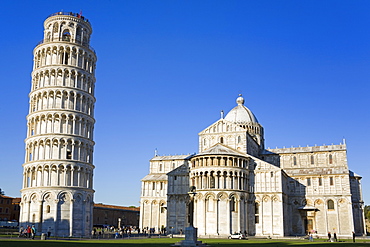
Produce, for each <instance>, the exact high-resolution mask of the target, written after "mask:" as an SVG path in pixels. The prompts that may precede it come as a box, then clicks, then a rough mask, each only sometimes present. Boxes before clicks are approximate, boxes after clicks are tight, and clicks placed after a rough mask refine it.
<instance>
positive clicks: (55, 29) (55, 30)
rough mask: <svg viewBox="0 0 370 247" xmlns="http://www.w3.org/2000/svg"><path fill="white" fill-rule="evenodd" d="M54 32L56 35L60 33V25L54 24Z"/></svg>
mask: <svg viewBox="0 0 370 247" xmlns="http://www.w3.org/2000/svg"><path fill="white" fill-rule="evenodd" d="M53 32H54V33H57V32H58V23H54V26H53Z"/></svg>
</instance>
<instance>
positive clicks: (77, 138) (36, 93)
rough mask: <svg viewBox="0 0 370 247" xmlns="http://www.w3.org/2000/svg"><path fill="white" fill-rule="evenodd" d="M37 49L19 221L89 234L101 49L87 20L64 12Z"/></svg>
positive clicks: (49, 24)
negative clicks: (98, 51) (96, 47)
mask: <svg viewBox="0 0 370 247" xmlns="http://www.w3.org/2000/svg"><path fill="white" fill-rule="evenodd" d="M44 30H45V31H44V39H43V41H41V42H40V43H39V44H38V45H37V46H36V48H35V49H34V52H33V54H34V67H33V71H32V88H31V92H30V94H29V98H30V109H29V114H28V116H27V138H26V139H25V144H26V148H25V149H26V157H25V163H24V164H23V167H24V170H23V186H22V190H21V193H22V195H21V197H22V201H21V213H20V225H21V226H24V227H25V226H26V225H35V227H36V229H37V232H39V233H40V232H48V231H50V232H51V234H52V235H54V236H87V235H89V234H90V232H91V229H92V213H93V197H94V190H93V170H94V165H93V148H94V141H93V130H94V123H95V119H94V104H95V97H94V86H95V76H94V73H95V63H96V59H97V58H96V54H95V52H94V50H93V49H92V48H91V47H90V46H89V41H90V35H91V33H92V29H91V25H90V23H89V21H88V20H87V19H86V18H84V17H83V16H81V15H79V14H74V13H72V12H68V13H67V12H58V13H55V14H53V15H51V16H49V17H48V18H47V19H46V20H45V22H44Z"/></svg>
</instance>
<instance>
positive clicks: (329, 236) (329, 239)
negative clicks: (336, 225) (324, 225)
mask: <svg viewBox="0 0 370 247" xmlns="http://www.w3.org/2000/svg"><path fill="white" fill-rule="evenodd" d="M328 242H331V233H330V232H328Z"/></svg>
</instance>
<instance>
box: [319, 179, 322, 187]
mask: <svg viewBox="0 0 370 247" xmlns="http://www.w3.org/2000/svg"><path fill="white" fill-rule="evenodd" d="M319 186H322V178H321V177H320V178H319Z"/></svg>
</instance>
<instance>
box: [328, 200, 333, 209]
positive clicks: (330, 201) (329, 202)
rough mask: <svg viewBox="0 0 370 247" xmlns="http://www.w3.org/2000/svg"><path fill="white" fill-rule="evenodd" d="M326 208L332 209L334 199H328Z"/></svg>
mask: <svg viewBox="0 0 370 247" xmlns="http://www.w3.org/2000/svg"><path fill="white" fill-rule="evenodd" d="M328 209H329V210H334V201H333V200H329V201H328Z"/></svg>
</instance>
